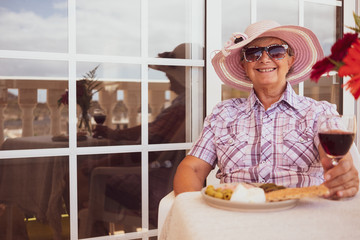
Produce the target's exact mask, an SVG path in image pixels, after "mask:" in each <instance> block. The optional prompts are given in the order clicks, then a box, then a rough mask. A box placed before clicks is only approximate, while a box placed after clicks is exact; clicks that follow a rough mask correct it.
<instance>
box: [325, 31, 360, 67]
mask: <svg viewBox="0 0 360 240" xmlns="http://www.w3.org/2000/svg"><path fill="white" fill-rule="evenodd" d="M357 37H358V34H357V33H345V34H344V37H343V38H341V39H339V40H338V41H336V43H335V44H334V45H333V46H332V47H331V55H330V58H331V59H332V60H334V61H337V62H340V61H342V60H343V58H344V57H345V56H346V53H347V50H348V48H350V47H351V45H352V44H353V43H354V42H355V41H356V39H357Z"/></svg>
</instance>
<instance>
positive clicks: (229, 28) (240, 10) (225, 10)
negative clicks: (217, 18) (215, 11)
mask: <svg viewBox="0 0 360 240" xmlns="http://www.w3.org/2000/svg"><path fill="white" fill-rule="evenodd" d="M221 9H222V15H221V17H222V28H221V29H222V32H221V36H222V38H221V39H222V44H223V45H224V44H225V42H227V41H228V40H229V39H230V37H231V36H232V33H234V32H244V31H245V28H246V27H247V26H248V25H249V24H250V0H245V1H244V0H243V1H237V0H223V1H222V8H221Z"/></svg>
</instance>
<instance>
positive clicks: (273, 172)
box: [189, 84, 337, 187]
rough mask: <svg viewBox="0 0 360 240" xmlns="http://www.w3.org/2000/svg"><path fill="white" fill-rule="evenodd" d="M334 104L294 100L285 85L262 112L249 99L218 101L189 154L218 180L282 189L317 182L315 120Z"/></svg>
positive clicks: (333, 108)
mask: <svg viewBox="0 0 360 240" xmlns="http://www.w3.org/2000/svg"><path fill="white" fill-rule="evenodd" d="M323 113H326V114H337V112H336V106H335V105H333V104H330V103H328V102H325V101H321V102H319V101H315V100H313V99H311V98H307V97H303V96H298V95H296V93H295V92H294V90H293V89H292V87H291V86H290V84H287V88H286V90H285V92H284V93H283V95H282V97H281V98H280V100H279V101H278V102H276V103H274V104H273V105H272V106H271V107H270V108H268V109H267V110H266V111H265V109H264V107H263V105H262V104H261V102H260V101H259V99H258V98H257V97H256V94H255V92H254V91H253V90H252V92H251V93H250V96H249V97H248V98H247V99H245V98H238V99H229V100H225V101H223V102H221V103H219V104H218V105H217V106H216V107H215V108H214V109H213V112H212V113H211V114H210V115H209V116H207V117H206V119H205V122H204V129H203V131H202V133H201V136H200V138H199V139H198V140H197V141H196V142H195V143H194V145H193V147H192V149H191V150H190V152H189V155H192V156H195V157H198V158H200V159H202V160H204V161H206V162H207V163H209V164H211V165H212V166H213V167H215V165H216V164H217V165H218V167H219V171H218V173H217V175H216V176H217V177H218V178H219V179H220V181H221V182H222V183H224V182H240V181H245V182H262V183H265V182H272V183H275V184H278V185H283V186H287V187H304V186H311V185H318V184H321V183H322V182H323V181H324V179H323V169H322V166H321V163H320V161H319V152H318V149H317V146H318V145H319V138H318V135H317V119H318V117H319V114H323Z"/></svg>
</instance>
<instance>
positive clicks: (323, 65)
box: [310, 58, 334, 82]
mask: <svg viewBox="0 0 360 240" xmlns="http://www.w3.org/2000/svg"><path fill="white" fill-rule="evenodd" d="M333 68H334V64H332V63H331V62H330V60H329V59H328V58H324V59H323V60H321V61H319V62H317V63H316V64H315V65H314V66H313V67H312V71H311V74H310V78H311V79H312V80H313V81H315V82H318V81H319V79H320V77H321V76H322V75H323V74H324V73H326V72H330V71H331V70H332V69H333Z"/></svg>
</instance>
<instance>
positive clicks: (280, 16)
mask: <svg viewBox="0 0 360 240" xmlns="http://www.w3.org/2000/svg"><path fill="white" fill-rule="evenodd" d="M298 2H299V1H298V0H288V1H282V0H273V1H267V0H258V2H257V7H258V11H257V14H258V15H257V16H258V19H257V20H258V21H260V20H269V19H271V20H274V21H277V22H278V23H280V24H281V25H289V24H291V25H298V24H299V21H298V19H299V14H298V6H299V3H298Z"/></svg>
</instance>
